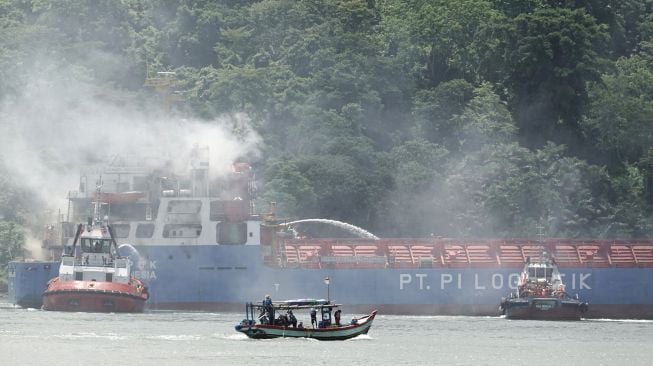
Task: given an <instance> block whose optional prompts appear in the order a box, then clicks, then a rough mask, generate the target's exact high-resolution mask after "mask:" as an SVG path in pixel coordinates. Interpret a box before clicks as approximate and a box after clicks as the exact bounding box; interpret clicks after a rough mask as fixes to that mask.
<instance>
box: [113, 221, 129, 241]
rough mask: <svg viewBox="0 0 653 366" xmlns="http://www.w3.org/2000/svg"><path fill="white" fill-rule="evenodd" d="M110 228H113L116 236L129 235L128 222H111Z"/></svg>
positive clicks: (123, 236)
mask: <svg viewBox="0 0 653 366" xmlns="http://www.w3.org/2000/svg"><path fill="white" fill-rule="evenodd" d="M111 229H113V235H115V237H116V238H127V237H129V229H130V227H129V224H113V225H111Z"/></svg>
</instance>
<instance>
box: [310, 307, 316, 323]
mask: <svg viewBox="0 0 653 366" xmlns="http://www.w3.org/2000/svg"><path fill="white" fill-rule="evenodd" d="M311 325H312V326H313V328H317V310H315V308H311Z"/></svg>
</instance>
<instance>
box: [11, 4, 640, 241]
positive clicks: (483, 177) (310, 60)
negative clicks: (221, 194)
mask: <svg viewBox="0 0 653 366" xmlns="http://www.w3.org/2000/svg"><path fill="white" fill-rule="evenodd" d="M0 30H1V32H0V102H1V103H0V105H2V107H1V108H0V116H2V115H3V111H6V110H8V109H10V108H11V106H12V103H13V101H14V100H15V99H16V98H19V97H20V95H21V94H22V93H24V84H25V82H26V80H30V75H31V74H33V73H34V70H43V68H45V69H46V70H47V72H44V73H42V74H40V75H41V77H44V78H46V79H47V78H52V79H57V80H58V82H63V81H65V80H84V82H85V83H88V84H89V85H94V86H95V88H96V90H95V92H94V95H95V97H99V98H102V96H106V95H112V93H115V94H118V93H125V92H126V91H129V92H130V93H132V94H134V95H136V96H137V98H136V99H137V100H138V101H139V102H140V101H142V100H144V99H145V98H146V97H147V95H148V94H147V90H146V88H144V87H143V80H144V78H145V76H146V75H147V74H148V73H150V74H151V73H152V72H153V71H161V70H167V71H176V72H177V77H178V80H179V88H180V89H181V90H183V91H184V93H183V98H182V99H181V100H179V101H177V102H176V103H175V106H174V109H173V111H172V113H177V114H180V115H184V116H189V117H197V118H202V119H205V120H207V121H218V120H220V119H219V117H221V116H224V115H246V116H247V118H246V120H247V121H249V122H250V123H251V126H250V127H251V128H253V129H254V130H255V131H256V133H258V134H259V135H260V136H261V142H262V143H261V144H260V148H261V154H259V155H252V156H257V158H256V159H255V160H253V161H252V163H254V167H255V168H256V170H257V176H258V177H259V179H260V182H259V190H260V195H259V198H258V206H259V207H260V208H261V209H266V208H267V203H268V202H270V201H275V202H277V203H278V210H279V211H280V214H281V215H284V216H288V217H322V218H333V219H339V220H343V221H347V222H350V223H352V224H356V225H360V226H363V227H365V228H366V229H369V230H371V231H373V232H375V233H377V234H379V235H392V236H425V235H431V234H433V235H450V236H533V235H534V233H535V232H537V229H536V227H538V226H541V227H543V228H544V230H545V234H546V235H550V236H570V237H579V236H591V237H632V236H650V235H652V234H653V232H652V230H653V227H652V222H651V220H652V214H653V207H652V206H651V205H652V204H653V145H652V144H653V135H652V134H653V132H651V131H653V105H652V104H651V103H652V100H653V89H652V88H651V86H650V85H653V54H652V52H653V49H652V47H651V44H652V43H651V42H652V41H653V11H652V9H651V5H650V4H649V2H648V1H646V0H626V1H620V2H613V1H607V0H587V1H548V0H530V1H511V0H464V1H445V0H442V1H440V0H438V1H423V0H408V1H406V0H376V1H372V0H307V1H291V0H263V1H254V0H250V1H233V0H221V1H190V0H122V1H90V0H87V1H82V0H79V1H54V0H31V1H30V0H27V1H26V0H20V1H19V0H0ZM116 103H117V104H119V103H120V102H119V101H118V102H116ZM211 123H220V122H211ZM233 128H240V127H238V126H233ZM2 152H3V151H2V150H0V154H2ZM0 192H1V193H0V204H1V205H2V207H0V209H2V210H1V212H3V214H4V220H6V221H12V222H18V223H20V222H21V221H20V220H21V219H20V216H21V215H19V214H17V213H20V212H21V210H22V211H24V210H26V209H31V207H33V204H34V203H33V202H32V203H28V202H27V200H26V197H25V196H23V193H21V191H20V190H17V188H16V184H15V182H12V181H11V180H8V179H4V180H2V179H0ZM9 207H10V208H9Z"/></svg>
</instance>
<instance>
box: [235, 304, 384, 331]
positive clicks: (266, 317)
mask: <svg viewBox="0 0 653 366" xmlns="http://www.w3.org/2000/svg"><path fill="white" fill-rule="evenodd" d="M340 306H341V305H340V304H333V303H331V302H330V301H326V300H310V299H309V300H288V301H282V302H275V303H273V304H268V305H265V303H264V304H261V305H258V304H253V303H251V302H249V303H247V304H245V313H246V318H245V319H243V320H242V321H241V322H240V324H237V325H236V327H235V328H236V330H237V331H239V332H241V333H244V334H245V335H247V336H248V337H249V338H253V339H270V338H280V337H287V338H314V339H317V340H321V341H338V340H345V339H350V338H354V337H357V336H359V335H361V334H367V332H369V330H370V328H371V327H372V322H373V321H374V317H375V316H376V310H374V311H372V312H371V313H370V314H369V315H366V316H363V317H360V318H352V319H351V321H350V322H348V323H347V324H341V323H340V310H336V315H335V321H332V312H333V310H334V309H337V308H338V307H340ZM297 310H307V311H310V312H312V313H313V314H315V317H314V318H317V316H316V315H317V314H320V319H322V320H320V321H319V322H317V321H316V322H315V323H312V324H311V326H310V327H308V326H304V324H303V322H299V323H297V320H296V318H295V315H294V314H295V313H294V311H297ZM284 311H285V314H284V313H283V312H284ZM275 313H279V314H280V315H279V316H278V317H277V318H275V317H274V314H275ZM257 314H258V315H257Z"/></svg>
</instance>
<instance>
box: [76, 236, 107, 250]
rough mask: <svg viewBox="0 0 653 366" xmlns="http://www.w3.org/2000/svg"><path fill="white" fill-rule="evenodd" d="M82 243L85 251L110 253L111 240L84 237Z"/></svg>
mask: <svg viewBox="0 0 653 366" xmlns="http://www.w3.org/2000/svg"><path fill="white" fill-rule="evenodd" d="M80 245H81V246H82V250H83V251H84V252H85V253H110V252H111V240H109V239H92V238H84V239H82V240H81V243H80Z"/></svg>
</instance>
